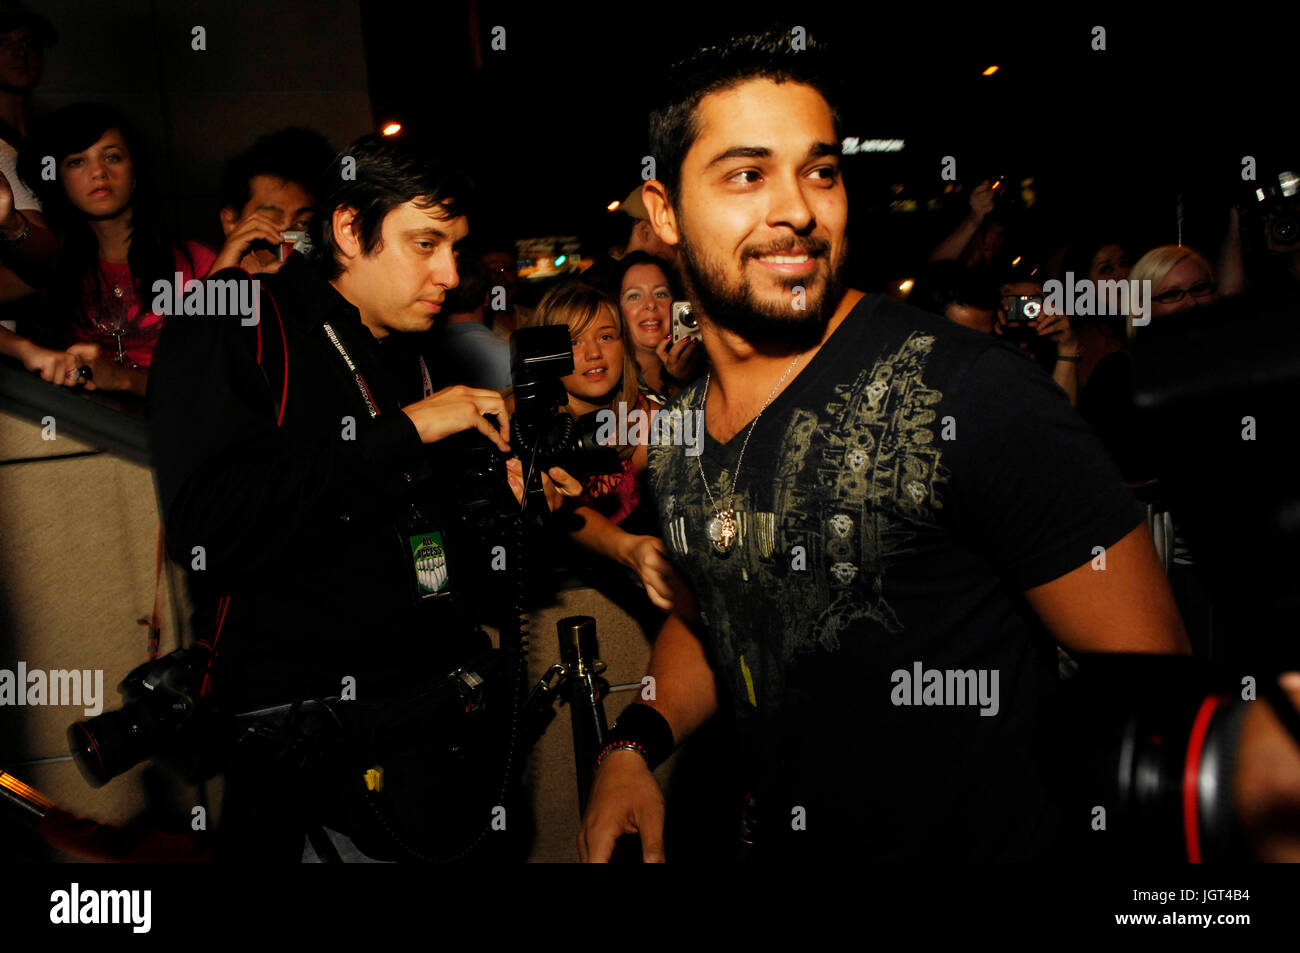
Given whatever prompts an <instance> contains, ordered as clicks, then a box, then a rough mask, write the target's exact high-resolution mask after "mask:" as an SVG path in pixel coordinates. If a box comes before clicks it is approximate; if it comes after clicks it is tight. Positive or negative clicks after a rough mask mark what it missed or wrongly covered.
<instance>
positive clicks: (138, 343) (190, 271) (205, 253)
mask: <svg viewBox="0 0 1300 953" xmlns="http://www.w3.org/2000/svg"><path fill="white" fill-rule="evenodd" d="M185 248H186V250H187V251H188V252H189V254H190V257H191V258H192V259H193V260H194V266H193V267H190V262H189V260H188V259H186V257H185V256H184V255H183V254H181V252H180V250H179V249H174V250H173V257H174V258H175V260H176V270H177V271H179V272H180V273H181V281H182V282H186V281H189V280H190V279H192V278H202V277H203V276H204V275H206V274H207V273H208V269H210V268H211V267H212V263H213V262H214V261H216V260H217V255H216V253H215V252H213V251H212V250H211V249H209V248H207V247H206V246H204V245H200V244H199V243H198V242H186V243H185ZM168 279H169V280H173V281H174V280H175V278H174V276H172V275H169V276H168ZM99 285H100V287H99V295H100V298H99V303H98V307H97V306H96V302H95V285H94V282H93V281H92V280H91V278H90V277H89V276H87V277H86V282H85V284H84V285H83V286H82V296H81V307H80V308H79V309H78V314H77V316H76V320H75V323H74V326H73V328H72V330H71V334H70V337H69V340H68V343H69V344H75V343H82V342H87V343H91V344H98V345H99V346H100V347H101V348H103V349H104V352H105V354H106V355H107V356H109V357H110V358H111V357H114V356H116V355H117V353H118V336H119V333H120V335H121V347H122V350H123V351H124V352H125V354H126V359H127V365H128V366H131V365H135V366H136V367H145V368H147V367H148V366H149V364H150V362H151V361H152V360H153V349H154V345H155V344H157V343H158V336H159V335H160V334H162V329H163V323H164V322H165V321H166V317H164V316H163V315H161V314H154V313H153V312H152V311H146V310H145V308H144V305H143V304H142V303H141V301H140V295H139V294H138V293H137V289H136V287H135V282H134V281H133V280H132V277H131V266H130V265H128V264H127V263H126V262H107V261H104V260H102V259H101V260H100V262H99ZM182 287H183V285H182ZM140 290H142V291H143V292H144V293H145V294H146V295H147V296H148V297H147V298H146V300H147V301H148V302H149V303H150V304H152V302H153V300H154V297H155V296H154V294H153V289H152V288H144V289H140Z"/></svg>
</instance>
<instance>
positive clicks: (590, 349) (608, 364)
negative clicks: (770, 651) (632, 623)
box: [507, 281, 672, 609]
mask: <svg viewBox="0 0 1300 953" xmlns="http://www.w3.org/2000/svg"><path fill="white" fill-rule="evenodd" d="M544 325H568V327H569V334H570V336H571V339H572V342H573V373H571V374H569V375H568V376H566V377H563V378H561V383H563V384H564V389H565V391H566V392H567V393H568V396H569V402H568V404H567V405H566V406H565V407H563V408H561V409H562V410H563V411H564V412H565V413H569V414H571V415H573V416H574V417H581V416H583V415H584V414H589V413H593V412H598V411H609V412H610V415H611V416H610V421H611V423H612V424H613V425H615V426H616V427H617V430H618V431H619V432H620V433H625V434H628V435H630V436H631V437H632V438H633V440H635V442H633V440H630V441H629V442H628V443H627V444H624V445H621V446H619V457H620V459H621V461H622V465H621V468H620V470H619V472H618V473H614V474H609V475H596V476H593V477H590V478H589V479H588V480H587V481H586V482H585V483H584V484H583V492H582V494H581V496H579V497H577V507H576V509H575V510H574V515H575V517H576V521H577V522H580V523H581V526H580V527H579V528H577V529H575V530H573V532H572V533H571V536H572V538H573V539H574V541H575V542H577V543H579V544H580V545H581V546H583V547H585V548H586V549H589V550H591V551H592V552H595V553H597V554H599V555H601V556H605V557H607V558H609V559H612V560H614V561H615V562H617V563H620V564H621V565H623V566H626V567H628V568H629V569H631V570H633V571H634V572H635V573H636V574H637V576H638V577H639V578H640V580H641V583H642V584H643V585H644V586H645V590H646V594H647V595H648V596H649V597H650V601H651V602H653V603H654V604H655V605H656V606H658V607H659V608H661V609H671V608H672V585H671V578H672V567H671V566H670V564H669V562H668V557H667V555H666V553H665V551H664V546H663V543H662V541H660V539H659V538H658V537H657V536H654V535H649V534H638V533H632V532H628V530H627V529H626V528H624V524H625V521H626V520H627V519H628V517H629V516H631V515H632V513H633V512H634V511H637V510H638V507H639V505H640V503H641V497H642V486H641V474H642V473H643V472H644V471H645V468H646V465H647V452H646V446H647V442H648V439H649V434H650V420H651V416H650V415H651V413H652V411H653V410H654V409H655V405H654V404H653V403H651V401H649V400H648V399H647V398H646V397H645V395H643V394H642V393H640V391H639V388H638V384H637V366H636V362H635V361H634V360H633V358H632V354H633V348H632V345H631V344H630V343H629V340H628V330H627V326H626V324H625V323H624V321H623V315H622V313H621V312H620V311H619V307H618V305H617V304H616V303H615V302H614V300H613V299H612V298H610V297H609V296H608V295H607V294H605V293H604V292H603V291H600V290H599V289H597V288H595V287H593V286H591V285H589V284H586V283H585V282H580V281H569V282H565V283H564V284H561V285H557V286H556V287H554V288H552V289H551V290H550V291H548V292H547V293H546V295H545V296H544V297H543V298H542V300H541V302H540V303H539V304H538V305H537V310H536V311H535V312H534V313H533V314H532V315H531V316H529V317H528V318H527V319H526V320H525V322H524V324H523V325H522V326H523V327H530V326H544ZM507 406H508V407H509V408H510V410H511V411H512V412H513V410H514V406H513V400H510V399H508V400H507ZM638 411H639V412H640V413H639V414H638V413H637V412H638ZM622 421H627V423H626V424H623V425H621V426H620V422H622ZM638 421H643V423H642V424H641V425H640V426H639V427H638ZM638 431H639V434H638ZM641 434H643V435H644V439H643V440H636V439H635V438H636V437H637V436H639V435H641Z"/></svg>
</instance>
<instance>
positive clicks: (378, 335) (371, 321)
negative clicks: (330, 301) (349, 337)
mask: <svg viewBox="0 0 1300 953" xmlns="http://www.w3.org/2000/svg"><path fill="white" fill-rule="evenodd" d="M330 285H331V286H332V287H333V288H334V290H335V291H337V292H338V293H339V297H341V298H342V299H343V300H344V301H346V302H347V303H348V304H350V305H352V307H354V308H356V309H357V314H359V315H361V323H362V324H364V325H365V326H366V330H367V331H369V332H370V334H371V336H372V337H373V338H374V339H375V340H377V341H382V340H383V339H384V338H386V337H388V328H387V327H385V326H384V324H383V323H382V322H381V321H379V320H377V319H376V318H374V317H373V316H372V315H370V314H368V313H367V312H366V309H365V308H363V307H361V305H359V304H358V303H357V299H356V298H354V297H353V295H351V294H350V293H349V291H348V289H349V287H350V285H349V282H348V273H347V272H346V271H344V272H343V273H342V274H340V275H339V276H338V277H337V278H331V279H330Z"/></svg>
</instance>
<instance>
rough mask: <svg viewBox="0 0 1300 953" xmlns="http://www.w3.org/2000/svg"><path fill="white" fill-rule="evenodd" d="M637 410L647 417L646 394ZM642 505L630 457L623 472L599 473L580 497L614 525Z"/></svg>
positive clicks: (648, 405)
mask: <svg viewBox="0 0 1300 953" xmlns="http://www.w3.org/2000/svg"><path fill="white" fill-rule="evenodd" d="M636 407H637V409H638V410H643V411H645V412H646V413H647V414H649V413H650V410H651V407H650V404H649V403H648V402H647V401H646V398H645V395H644V394H638V395H637V400H636ZM640 502H641V479H640V477H638V476H637V475H636V474H635V473H633V472H632V458H631V457H628V458H627V459H626V460H624V461H623V469H622V471H621V472H619V473H609V474H598V475H597V476H593V477H592V478H591V479H589V480H588V481H587V483H586V485H585V486H584V487H583V488H582V495H581V496H580V497H578V503H579V504H580V505H582V506H591V507H595V508H596V509H598V510H600V511H601V512H602V513H604V514H605V515H606V516H608V517H609V519H610V522H612V523H614V524H618V523H621V522H623V520H625V519H627V517H628V514H630V513H631V512H632V511H633V510H634V509H636V508H637V505H638V504H639V503H640Z"/></svg>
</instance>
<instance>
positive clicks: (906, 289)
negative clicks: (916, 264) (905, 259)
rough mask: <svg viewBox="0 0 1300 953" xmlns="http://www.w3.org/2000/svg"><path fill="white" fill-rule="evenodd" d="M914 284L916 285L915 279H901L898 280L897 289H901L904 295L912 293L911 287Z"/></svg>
mask: <svg viewBox="0 0 1300 953" xmlns="http://www.w3.org/2000/svg"><path fill="white" fill-rule="evenodd" d="M915 285H916V282H915V281H913V280H912V279H911V278H906V279H904V280H903V281H900V282H899V283H898V290H899V291H901V292H902V293H903V294H904V296H906V295H909V294H911V293H912V288H913V287H914V286H915Z"/></svg>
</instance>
